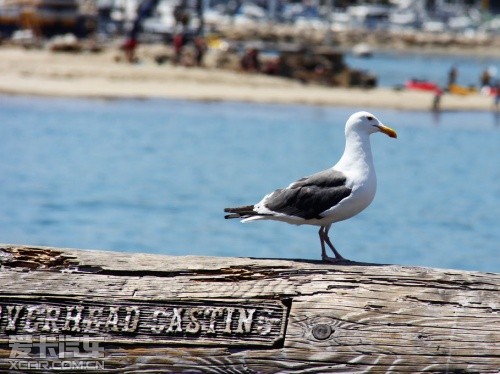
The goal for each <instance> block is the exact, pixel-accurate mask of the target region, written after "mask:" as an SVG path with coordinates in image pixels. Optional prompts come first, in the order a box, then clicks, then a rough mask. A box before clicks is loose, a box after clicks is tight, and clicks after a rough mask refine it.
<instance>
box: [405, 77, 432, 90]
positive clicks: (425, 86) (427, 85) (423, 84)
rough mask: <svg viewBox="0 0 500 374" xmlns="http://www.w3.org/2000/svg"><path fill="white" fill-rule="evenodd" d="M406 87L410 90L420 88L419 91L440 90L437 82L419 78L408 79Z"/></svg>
mask: <svg viewBox="0 0 500 374" xmlns="http://www.w3.org/2000/svg"><path fill="white" fill-rule="evenodd" d="M405 88H406V89H408V90H419V91H429V92H436V91H438V90H440V88H439V86H438V85H437V84H436V83H434V82H429V81H424V80H419V79H410V80H409V81H406V83H405Z"/></svg>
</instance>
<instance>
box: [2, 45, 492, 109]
mask: <svg viewBox="0 0 500 374" xmlns="http://www.w3.org/2000/svg"><path fill="white" fill-rule="evenodd" d="M116 55H117V51H116V50H107V51H105V52H103V53H99V54H90V53H81V54H69V53H54V52H50V51H47V50H26V49H22V48H17V47H2V48H0V74H1V76H2V79H1V80H0V93H3V94H16V95H41V96H56V97H86V98H106V99H112V98H168V99H187V100H206V101H221V100H227V101H243V102H259V103H281V104H310V105H329V106H350V107H356V108H377V107H379V108H380V107H381V108H392V109H405V110H430V108H431V106H432V100H433V95H432V94H431V93H424V92H415V91H404V90H403V91H396V90H393V89H389V88H376V89H369V90H364V89H346V88H330V87H324V86H316V85H304V84H301V83H299V82H296V81H292V80H288V79H284V78H277V77H270V76H265V75H256V74H246V73H239V72H231V71H223V70H217V69H208V68H207V69H203V68H186V67H178V66H172V65H169V64H164V65H157V64H155V63H154V62H153V61H151V60H147V59H145V60H143V62H141V63H138V64H126V63H124V62H116V61H115V59H114V58H115V57H116ZM441 109H442V110H491V109H492V98H491V97H486V96H481V95H469V96H456V95H448V94H447V95H443V97H442V100H441Z"/></svg>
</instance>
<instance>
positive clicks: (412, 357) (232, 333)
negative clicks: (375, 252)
mask: <svg viewBox="0 0 500 374" xmlns="http://www.w3.org/2000/svg"><path fill="white" fill-rule="evenodd" d="M0 264H1V270H0V305H2V306H3V312H2V313H3V314H1V315H0V316H1V319H0V372H8V371H9V370H10V367H11V361H12V359H11V358H10V357H9V356H10V355H11V347H9V345H8V342H9V339H11V338H12V335H13V334H23V333H26V331H24V330H23V329H26V322H28V328H31V329H32V330H33V326H34V324H35V323H38V327H39V330H36V331H37V332H38V333H47V334H50V333H53V331H50V328H49V327H47V326H49V325H48V324H49V323H52V322H51V321H52V319H53V318H52V317H54V318H55V316H56V315H57V318H59V319H58V320H57V323H56V322H54V323H56V324H57V326H60V328H63V327H64V324H65V321H67V322H68V321H69V322H68V326H67V328H68V329H69V330H68V331H67V332H66V333H68V334H73V335H74V336H77V334H78V333H83V331H71V328H72V327H75V326H76V324H75V322H74V321H75V320H74V319H71V318H73V317H74V318H76V316H77V314H76V313H77V310H76V309H71V311H72V313H73V314H67V313H68V312H67V310H66V309H65V308H67V306H68V305H74V306H78V305H81V306H83V307H85V308H87V309H82V313H87V314H82V316H81V318H82V319H81V320H77V322H78V323H80V325H78V326H80V327H82V326H83V327H84V326H86V325H85V323H84V321H87V322H88V320H89V318H87V317H85V318H87V320H85V318H84V316H87V315H88V313H89V310H90V309H89V308H91V307H94V308H97V307H99V306H101V307H105V308H108V309H103V310H101V314H99V313H100V312H99V311H96V312H92V313H94V315H95V316H101V317H100V318H101V319H102V321H101V322H97V323H98V324H99V323H101V325H100V329H101V330H99V329H98V330H96V331H95V332H96V333H95V335H94V336H93V338H95V339H97V340H99V337H100V336H101V337H102V339H103V341H102V342H101V343H102V346H103V347H104V357H102V358H100V360H102V362H103V364H104V368H105V369H104V370H96V371H103V372H120V373H121V372H127V373H143V372H155V373H156V372H189V373H196V372H200V373H201V372H203V373H205V372H208V373H210V372H212V373H325V372H328V373H335V372H342V373H345V372H356V373H359V372H370V373H372V372H373V373H379V372H380V373H382V372H383V373H387V372H393V373H399V372H407V373H415V372H438V373H455V372H456V373H458V372H466V373H497V372H498V370H499V368H500V316H499V311H500V306H499V300H500V293H499V291H500V275H499V274H491V273H479V272H465V271H455V270H442V269H429V268H418V267H402V266H396V265H375V264H360V263H352V262H346V263H342V264H339V265H331V264H323V263H321V262H315V261H306V260H274V259H273V260H271V259H252V258H216V257H194V256H183V257H180V256H176V257H171V256H160V255H149V254H125V253H114V252H104V251H84V250H74V249H59V248H33V247H21V246H12V245H0ZM56 301H58V302H59V304H57V303H56ZM193 303H194V304H193ZM266 303H267V304H266ZM21 304H22V305H25V306H27V305H31V306H32V307H33V308H35V307H36V306H38V309H37V310H40V306H44V308H45V309H44V310H45V311H44V312H43V313H45V314H44V315H42V314H40V315H36V313H37V312H34V311H32V312H31V314H28V313H29V311H28V309H23V311H22V312H20V317H19V321H18V322H16V323H18V325H17V327H18V329H19V330H18V331H11V330H6V326H7V323H8V321H9V319H8V317H9V316H10V317H11V319H12V318H13V316H14V314H13V313H14V312H15V309H13V308H14V307H13V305H21ZM182 305H183V306H184V310H183V311H182V312H180V311H179V309H178V310H177V311H176V313H177V317H175V314H174V312H173V308H174V307H176V306H177V307H178V308H180V307H181V306H182ZM186 305H187V307H186ZM193 305H199V307H200V308H213V306H218V307H219V308H222V309H219V314H213V315H212V314H205V313H206V312H203V313H202V312H199V313H201V314H199V316H200V318H199V321H201V323H202V325H203V326H205V327H203V328H204V329H205V330H203V328H201V327H200V330H199V331H198V330H195V327H197V326H196V324H192V323H191V322H192V321H191V322H190V320H189V318H188V315H189V312H188V310H189V308H192V307H193ZM254 305H257V306H258V307H253V306H254ZM259 305H261V307H260V306H259ZM266 305H267V312H266V313H268V314H264V312H258V311H255V312H250V310H253V309H255V310H257V309H258V308H259V307H260V308H261V309H260V310H261V311H264V310H266ZM50 306H52V307H53V308H54V307H56V306H57V307H58V308H59V306H60V308H61V309H57V310H59V312H57V311H54V310H52V312H51V313H52V314H48V317H47V310H49V309H47V308H48V307H50ZM113 306H114V307H117V306H121V308H122V309H119V311H118V312H117V313H116V319H114V318H115V316H114V315H113V313H112V312H110V311H109V307H113ZM127 306H128V307H129V308H132V307H131V306H135V307H141V308H145V309H144V310H145V311H146V312H145V313H143V314H142V315H141V318H146V319H147V318H149V320H151V318H153V317H152V316H154V311H155V310H156V309H154V308H163V309H162V310H163V311H164V314H158V313H157V315H156V316H157V317H159V316H161V317H164V320H160V319H158V318H157V319H156V320H155V321H156V322H158V321H164V323H165V324H166V325H167V326H165V328H164V330H162V333H161V334H159V336H155V335H154V334H151V333H150V332H148V331H147V330H144V325H141V324H142V323H143V322H142V320H141V322H138V323H139V325H138V327H137V330H133V331H132V330H131V327H130V326H132V322H133V319H134V316H135V314H134V313H135V312H134V310H133V309H128V312H127V309H126V307H127ZM8 307H10V309H9V312H8V313H7V308H8ZM239 307H240V308H244V307H245V308H247V309H245V311H242V312H241V313H242V316H243V317H248V318H250V317H254V316H253V315H252V316H250V313H256V314H255V317H256V318H257V317H261V319H260V320H259V321H260V322H258V321H257V319H254V320H250V319H248V324H247V325H245V324H244V321H245V320H242V321H239V319H238V318H239V317H238V316H239V315H238V314H237V313H238V312H236V310H237V308H239ZM33 308H32V309H33ZM151 308H152V309H151ZM169 308H170V309H169ZM231 308H232V309H231ZM273 308H274V309H273ZM35 309H36V308H35ZM204 310H205V309H204ZM280 311H281V312H280ZM285 311H286V312H285ZM276 312H280V313H285V314H283V315H284V317H283V318H284V319H283V321H281V322H280V321H279V318H278V320H277V319H276V318H275V317H276V316H275V315H272V313H276ZM9 313H10V314H9ZM23 313H24V314H23ZM58 313H59V314H58ZM64 313H66V314H64ZM127 313H128V314H127ZM179 313H180V314H179ZM183 313H184V314H183ZM209 313H211V312H209ZM245 313H246V314H245ZM258 313H261V314H258ZM127 315H128V317H129V318H128V320H127V319H126V318H127ZM44 316H45V317H44ZM68 316H69V317H68ZM196 316H198V315H197V314H195V317H196ZM243 317H242V318H243ZM37 318H38V319H37ZM44 318H45V319H44ZM47 318H48V319H47ZM65 318H66V320H65ZM68 318H69V320H68ZM96 318H97V317H96ZM175 318H178V319H175ZM211 318H212V319H211ZM228 318H229V319H228ZM231 318H233V319H232V320H231ZM226 320H227V321H229V322H228V323H227V324H225V321H226ZM46 321H48V322H46ZM95 321H98V320H97V319H96V320H95ZM137 321H139V319H138V320H137ZM210 321H212V322H213V323H214V324H215V325H213V332H212V331H210V332H207V331H208V329H209V327H210ZM106 323H107V324H106ZM189 323H191V325H189V326H190V328H191V330H189V328H188V327H187V326H188V324H189ZM169 324H172V326H171V327H172V329H171V331H170V333H172V335H168V334H169V333H167V330H168V325H169ZM239 325H240V326H239ZM44 326H46V328H45V330H42V328H43V327H44ZM50 326H52V325H50ZM54 326H55V325H54ZM127 326H128V328H129V331H125V332H123V331H121V330H123V328H124V327H125V328H127ZM141 326H142V330H141ZM155 326H156V325H155ZM238 326H239V327H240V329H239V330H238ZM259 326H260V329H258V327H259ZM225 328H227V331H224V329H225ZM268 328H269V331H271V330H270V329H274V330H272V331H273V332H272V333H273V334H274V333H276V332H280V331H281V332H282V333H283V337H284V338H283V339H281V340H279V342H278V343H276V342H272V343H269V344H268V343H267V342H268V341H269V340H266V339H267V335H265V334H266V333H267V334H270V332H269V331H268ZM2 329H3V330H2ZM106 329H107V330H106ZM113 329H115V330H113ZM237 330H238V331H237ZM155 331H156V330H155ZM191 332H192V333H193V334H194V335H193V337H191V338H190V335H189V334H190V333H191ZM198 333H199V335H196V334H198ZM175 334H176V335H175ZM259 334H261V335H259ZM174 335H175V339H173V340H172V337H173V336H174ZM273 336H274V335H273ZM188 338H190V339H191V341H190V342H189V341H187V340H186V339H188ZM231 339H236V340H234V342H236V344H230V343H231V341H230V340H231ZM252 339H255V340H254V344H252ZM261 343H262V344H261ZM30 360H33V361H36V360H40V359H39V358H37V357H36V355H34V356H33V357H30ZM83 360H85V359H83ZM89 360H90V359H89ZM41 371H43V370H41ZM12 372H15V371H12Z"/></svg>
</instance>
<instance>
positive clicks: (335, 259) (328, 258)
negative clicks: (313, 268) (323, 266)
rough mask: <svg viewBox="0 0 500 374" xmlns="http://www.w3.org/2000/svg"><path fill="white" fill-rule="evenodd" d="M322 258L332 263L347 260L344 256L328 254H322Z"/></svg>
mask: <svg viewBox="0 0 500 374" xmlns="http://www.w3.org/2000/svg"><path fill="white" fill-rule="evenodd" d="M321 260H322V261H323V262H329V263H330V264H338V263H340V262H342V261H345V259H344V258H343V257H341V258H337V257H330V256H328V255H324V256H323V255H322V256H321Z"/></svg>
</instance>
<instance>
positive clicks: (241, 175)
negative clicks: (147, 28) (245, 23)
mask: <svg viewBox="0 0 500 374" xmlns="http://www.w3.org/2000/svg"><path fill="white" fill-rule="evenodd" d="M357 109H358V108H343V107H340V108H328V107H309V106H300V105H294V106H286V105H261V104H245V103H219V102H214V103H202V102H187V101H175V100H116V101H104V100H76V99H54V98H33V97H9V96H0V160H1V161H0V175H1V176H2V183H0V207H1V208H0V209H1V210H2V214H1V215H0V242H3V243H17V244H28V245H47V246H57V247H74V248H89V249H105V250H117V251H125V252H149V253H161V254H170V255H213V256H253V257H265V258H268V257H283V258H306V259H319V258H320V245H319V239H318V235H317V228H316V227H312V226H292V225H288V224H284V223H279V222H256V223H252V224H241V223H239V221H237V220H230V221H228V220H224V218H223V215H224V214H223V208H224V207H228V206H236V205H240V204H248V203H255V202H257V201H258V200H260V198H261V197H262V196H263V195H264V194H266V193H268V192H270V191H272V190H274V189H275V188H278V187H283V186H286V185H288V184H289V183H290V182H292V181H294V180H296V179H297V178H300V177H302V176H305V175H309V174H312V173H314V172H316V171H319V170H322V169H325V168H328V167H330V166H331V165H333V164H334V163H335V162H336V161H337V160H338V158H339V157H340V155H341V154H342V151H343V147H344V123H345V121H346V119H347V117H348V116H349V115H350V114H351V113H352V112H354V111H356V110H357ZM373 112H374V113H375V114H376V115H377V116H378V117H379V118H380V119H381V120H382V121H383V122H385V123H387V124H388V125H390V126H392V127H393V128H395V129H396V130H397V131H398V134H399V138H398V139H396V140H395V139H391V138H389V137H387V136H385V135H383V134H374V135H373V136H372V145H373V152H374V158H375V164H376V168H377V174H378V182H379V183H378V192H377V196H376V198H375V201H374V202H373V203H372V205H371V206H370V207H369V208H368V209H367V210H365V211H364V212H363V213H361V214H360V215H358V216H356V217H354V218H352V219H350V220H348V221H344V222H340V223H337V224H335V225H334V226H333V227H332V230H331V232H330V234H331V235H330V236H331V238H332V241H333V242H334V244H335V245H336V247H337V249H338V250H339V251H340V252H341V253H342V254H343V255H344V256H345V257H347V258H349V259H352V260H357V261H366V262H377V263H395V264H405V265H419V266H432V267H439V268H456V269H467V270H481V271H493V272H498V271H500V256H499V249H500V229H499V227H500V224H499V219H500V162H499V160H500V157H499V156H500V127H499V125H500V119H499V117H498V115H495V114H493V113H487V112H447V113H441V114H440V115H438V116H436V115H433V114H431V113H425V112H409V111H393V110H381V109H380V110H373Z"/></svg>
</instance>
